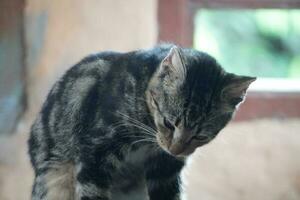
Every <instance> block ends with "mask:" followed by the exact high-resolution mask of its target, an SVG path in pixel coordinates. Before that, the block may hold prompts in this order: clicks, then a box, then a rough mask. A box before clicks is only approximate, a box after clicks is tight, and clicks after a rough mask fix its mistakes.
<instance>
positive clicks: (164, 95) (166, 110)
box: [146, 46, 256, 156]
mask: <svg viewBox="0 0 300 200" xmlns="http://www.w3.org/2000/svg"><path fill="white" fill-rule="evenodd" d="M255 79H256V78H253V77H247V76H238V75H235V74H232V73H227V72H225V71H224V70H223V69H222V68H221V67H220V65H219V64H218V63H217V62H216V61H215V59H214V58H212V57H211V56H209V55H207V54H204V53H201V52H199V51H196V50H191V49H181V48H179V47H176V46H174V47H172V48H171V49H170V50H169V52H168V54H167V56H166V57H165V58H164V59H163V60H162V62H161V63H160V66H159V67H158V69H157V71H156V73H155V74H154V75H153V77H152V79H151V81H150V83H149V86H148V89H147V93H146V94H147V103H148V106H149V109H150V111H151V113H152V115H153V118H154V122H155V125H156V128H157V136H156V138H157V142H158V144H159V145H160V146H161V147H162V148H163V149H164V150H166V151H167V152H169V153H171V154H173V155H176V156H187V155H189V154H191V153H192V152H194V151H195V149H196V148H197V147H200V146H202V145H204V144H207V143H208V142H210V141H211V140H212V139H213V138H214V137H215V136H216V135H217V134H218V133H219V131H220V130H221V129H222V128H224V127H225V125H226V124H227V123H228V122H229V121H230V120H231V118H232V116H233V114H234V112H235V109H236V108H237V106H238V104H239V103H241V102H242V101H243V99H244V96H245V94H246V90H247V89H248V87H249V85H250V84H251V83H252V82H253V81H254V80H255Z"/></svg>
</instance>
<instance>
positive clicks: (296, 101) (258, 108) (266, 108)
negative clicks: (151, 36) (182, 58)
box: [158, 0, 300, 121]
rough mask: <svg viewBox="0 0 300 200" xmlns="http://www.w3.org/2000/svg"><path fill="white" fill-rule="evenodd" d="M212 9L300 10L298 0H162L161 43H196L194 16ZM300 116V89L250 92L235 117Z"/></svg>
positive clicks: (159, 20)
mask: <svg viewBox="0 0 300 200" xmlns="http://www.w3.org/2000/svg"><path fill="white" fill-rule="evenodd" d="M201 8H205V9H207V8H209V9H218V8H219V9H220V8H225V9H230V8H235V9H259V8H270V9H271V8H282V9H299V8H300V1H297V0H158V25H159V33H158V42H173V43H176V44H179V45H181V46H184V47H192V46H193V33H194V24H193V23H194V22H193V19H194V16H195V13H196V11H197V10H199V9H201ZM270 117H272V118H274V117H276V118H299V117H300V92H299V91H291V92H272V91H250V92H248V96H247V100H246V101H245V102H244V103H243V104H242V105H241V106H240V109H239V112H238V113H237V116H236V118H235V120H237V121H239V120H249V119H257V118H270Z"/></svg>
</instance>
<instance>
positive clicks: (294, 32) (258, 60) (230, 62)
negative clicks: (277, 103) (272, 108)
mask: <svg viewBox="0 0 300 200" xmlns="http://www.w3.org/2000/svg"><path fill="white" fill-rule="evenodd" d="M194 36H195V38H194V46H195V48H196V49H199V50H202V51H206V52H208V53H209V54H211V55H213V56H214V57H216V58H217V60H218V61H219V62H220V63H221V64H222V66H223V67H224V68H225V69H226V70H227V71H229V72H234V73H237V74H244V75H253V76H258V77H275V78H277V77H281V78H299V77H300V10H282V9H258V10H228V9H227V10H208V9H201V10H199V11H198V12H197V14H196V17H195V34H194Z"/></svg>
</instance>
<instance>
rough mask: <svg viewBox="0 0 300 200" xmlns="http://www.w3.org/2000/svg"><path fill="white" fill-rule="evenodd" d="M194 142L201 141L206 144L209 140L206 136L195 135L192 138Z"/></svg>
mask: <svg viewBox="0 0 300 200" xmlns="http://www.w3.org/2000/svg"><path fill="white" fill-rule="evenodd" d="M192 139H194V140H198V141H201V142H206V141H208V140H209V137H208V136H207V135H195V136H193V138H192Z"/></svg>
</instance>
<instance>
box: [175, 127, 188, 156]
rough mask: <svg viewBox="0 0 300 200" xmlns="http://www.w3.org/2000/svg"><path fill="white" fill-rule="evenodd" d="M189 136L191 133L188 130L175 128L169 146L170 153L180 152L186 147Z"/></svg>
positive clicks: (176, 153)
mask: <svg viewBox="0 0 300 200" xmlns="http://www.w3.org/2000/svg"><path fill="white" fill-rule="evenodd" d="M191 138H192V134H190V131H189V130H186V129H184V130H178V129H177V130H175V131H174V134H173V138H172V141H171V144H170V146H169V151H170V153H171V154H173V155H178V154H180V153H182V152H183V151H184V150H185V149H186V148H187V146H188V143H189V141H190V139H191Z"/></svg>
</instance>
